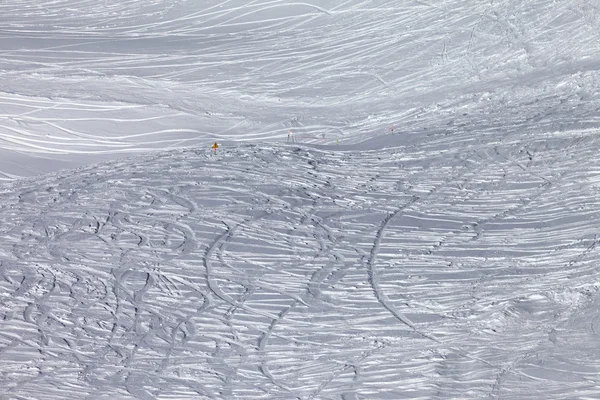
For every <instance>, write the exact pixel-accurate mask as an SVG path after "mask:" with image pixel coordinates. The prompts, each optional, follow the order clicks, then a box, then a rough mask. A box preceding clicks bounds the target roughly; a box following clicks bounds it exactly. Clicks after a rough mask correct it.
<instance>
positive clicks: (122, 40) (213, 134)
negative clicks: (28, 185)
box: [0, 0, 600, 179]
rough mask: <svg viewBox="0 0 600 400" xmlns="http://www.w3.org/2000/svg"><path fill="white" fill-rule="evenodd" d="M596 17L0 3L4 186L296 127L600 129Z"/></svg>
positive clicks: (358, 5) (74, 1)
mask: <svg viewBox="0 0 600 400" xmlns="http://www.w3.org/2000/svg"><path fill="white" fill-rule="evenodd" d="M599 16H600V13H599V11H598V6H597V5H596V4H595V2H594V1H586V0H577V1H568V2H567V1H563V2H560V1H554V2H551V1H547V0H534V1H527V2H524V1H520V0H505V1H490V2H481V1H465V0H448V1H435V2H433V1H431V2H430V1H422V0H415V1H398V0H389V1H385V0H366V1H357V0H321V1H299V2H290V1H287V0H269V1H265V0H258V1H246V0H230V1H221V0H212V1H201V2H200V1H184V0H153V1H134V0H128V1H123V0H103V1H95V0H63V1H54V0H48V1H46V0H35V1H28V2H18V4H14V2H13V3H6V4H0V51H1V54H2V57H1V59H0V179H12V178H14V177H15V176H31V175H35V174H37V173H40V172H47V171H55V170H57V169H60V168H67V167H70V166H80V165H84V164H86V163H88V162H96V161H102V160H105V159H107V158H116V157H122V156H124V155H131V154H132V153H139V152H146V151H149V150H155V149H159V150H160V149H164V148H167V147H181V146H192V145H205V146H208V145H209V144H211V143H212V142H213V141H214V140H243V141H254V142H256V143H260V144H262V145H265V144H273V143H274V142H282V141H285V140H286V138H287V135H288V133H292V134H293V135H294V136H295V138H296V140H297V141H299V142H304V143H306V142H312V143H321V144H333V143H335V142H336V141H341V142H343V143H344V144H352V143H357V142H362V141H364V140H365V139H368V138H372V137H373V136H380V135H384V134H387V133H389V132H390V130H391V127H392V125H393V124H395V129H396V132H433V131H447V132H449V133H457V132H462V131H464V130H465V128H464V127H465V126H466V127H472V126H476V127H477V129H480V130H483V129H484V126H485V127H488V126H490V127H492V128H494V129H497V128H500V127H504V126H514V125H521V126H523V129H525V130H527V131H528V132H530V133H540V132H547V131H548V130H547V129H548V126H550V128H549V129H550V130H552V131H553V130H561V129H573V128H581V127H582V125H584V126H588V127H598V123H597V121H596V120H594V119H595V118H596V116H597V115H598V112H597V110H598V109H600V106H599V102H598V97H597V96H598V95H597V93H599V89H600V88H599V85H598V82H600V76H599V74H598V67H599V65H600V59H599V58H598V55H599V54H600V51H599V49H598V43H600V23H599V21H600V20H599ZM557 108H559V109H561V110H567V111H568V113H567V114H564V113H558V112H557V110H556V109H557ZM556 114H560V115H572V116H573V118H568V119H566V120H565V119H563V120H558V121H557V120H555V119H554V118H552V116H553V115H556ZM540 124H541V125H542V126H540ZM573 125H575V126H573ZM467 130H468V131H472V130H471V129H470V128H468V129H467ZM24 166H26V167H24Z"/></svg>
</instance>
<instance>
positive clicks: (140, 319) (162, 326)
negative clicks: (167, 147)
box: [0, 135, 600, 399]
mask: <svg viewBox="0 0 600 400" xmlns="http://www.w3.org/2000/svg"><path fill="white" fill-rule="evenodd" d="M504 139H505V140H506V142H508V143H506V144H498V143H497V141H496V140H490V143H487V144H486V143H481V144H480V145H479V147H478V148H474V149H461V148H455V149H446V148H445V147H444V146H439V147H435V146H433V145H432V143H433V141H428V142H427V143H429V144H430V145H429V147H428V146H427V144H424V143H419V144H415V145H410V146H404V147H399V148H393V149H387V150H378V151H368V152H363V153H357V152H354V151H348V152H346V151H339V148H338V147H336V148H332V149H328V148H318V147H307V146H298V145H284V146H275V147H264V146H256V145H238V146H234V147H232V148H230V149H227V150H223V151H221V152H219V153H218V154H217V155H216V156H215V155H211V154H210V153H209V152H208V151H204V150H200V151H199V150H197V149H196V150H195V149H190V150H179V151H170V152H163V153H157V154H153V155H147V156H140V157H137V158H135V159H132V160H123V161H113V162H110V163H105V164H100V165H95V166H89V167H83V168H80V169H78V170H72V171H64V172H60V173H56V174H51V175H47V176H45V177H40V178H35V179H34V178H31V179H27V180H21V181H18V182H15V183H11V184H8V185H5V186H4V187H3V190H2V193H1V194H0V205H1V210H0V212H1V213H2V215H3V218H4V223H3V226H2V231H1V234H2V239H3V240H2V245H1V246H0V251H1V252H2V263H1V265H0V273H1V278H2V281H1V287H2V293H3V296H2V299H1V305H2V307H1V309H0V312H1V320H0V324H1V326H2V329H1V333H0V344H1V354H2V358H3V360H4V364H3V365H4V367H3V368H2V372H3V374H2V382H0V383H1V384H2V387H3V388H5V389H4V396H5V397H6V398H28V397H44V398H50V396H52V398H82V397H85V396H93V395H92V394H93V393H101V394H99V395H98V397H104V396H107V397H108V396H118V397H120V398H144V399H145V398H148V399H150V398H156V399H160V398H170V397H195V398H207V399H219V398H249V399H252V398H301V399H304V398H306V399H311V398H312V399H317V398H343V399H363V398H400V397H410V398H440V399H441V398H464V397H486V396H487V397H492V398H514V399H518V398H522V397H523V396H526V394H527V393H531V392H535V393H536V395H539V396H541V397H546V398H549V397H553V396H555V397H563V396H569V395H572V394H573V393H578V394H581V396H588V397H589V398H592V397H593V396H594V394H595V393H597V383H596V382H597V380H596V379H597V378H596V377H597V374H598V369H599V368H600V364H599V363H598V362H597V359H598V353H597V350H596V346H595V345H594V344H595V341H596V339H597V331H598V328H597V325H598V324H596V323H595V321H596V319H595V318H594V316H595V312H596V311H595V310H597V305H598V299H599V291H600V284H599V283H598V280H597V275H598V267H597V261H598V254H597V251H596V244H597V241H598V238H597V225H598V217H599V215H600V214H599V213H598V211H597V208H598V207H597V206H598V204H597V203H598V196H597V194H596V192H597V191H598V183H597V182H598V171H597V170H594V169H593V168H592V166H593V165H594V161H593V160H594V154H595V152H596V151H595V149H597V148H598V139H597V138H596V137H595V136H586V135H582V136H580V137H564V136H556V137H555V138H554V139H552V140H549V139H546V138H545V139H531V140H530V141H529V142H527V143H523V142H522V143H512V142H511V140H510V139H511V136H510V135H507V136H505V137H504ZM523 146H525V147H523ZM525 149H526V150H525ZM529 154H533V157H531V156H530V155H529ZM581 160H589V163H587V164H586V163H582V162H581ZM360 165H363V166H364V165H368V166H369V168H361V167H360ZM274 170H276V171H277V175H278V177H279V179H278V180H277V181H274V180H273V179H272V178H271V175H272V173H273V171H274ZM573 210H577V211H573Z"/></svg>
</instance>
